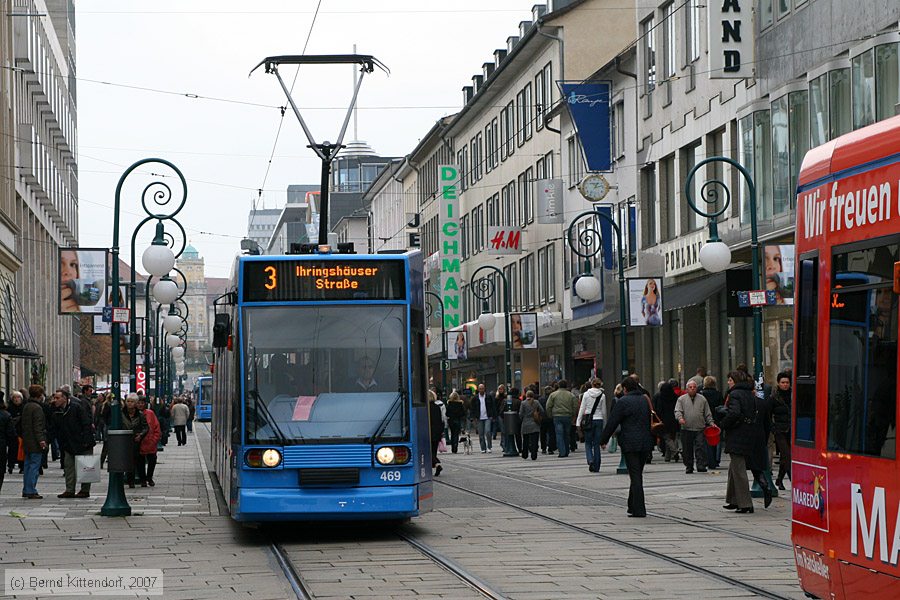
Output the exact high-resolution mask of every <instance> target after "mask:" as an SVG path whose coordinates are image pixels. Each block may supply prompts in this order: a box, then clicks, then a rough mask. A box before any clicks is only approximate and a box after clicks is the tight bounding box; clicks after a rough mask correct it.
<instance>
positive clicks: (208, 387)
mask: <svg viewBox="0 0 900 600" xmlns="http://www.w3.org/2000/svg"><path fill="white" fill-rule="evenodd" d="M200 404H201V405H203V406H208V405H209V404H212V379H202V380H201V381H200Z"/></svg>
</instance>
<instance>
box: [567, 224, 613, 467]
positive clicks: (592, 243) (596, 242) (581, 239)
mask: <svg viewBox="0 0 900 600" xmlns="http://www.w3.org/2000/svg"><path fill="white" fill-rule="evenodd" d="M588 216H590V217H594V218H599V219H602V220H604V221H606V222H607V223H609V225H610V226H611V227H612V230H613V232H614V233H615V234H616V247H617V248H618V251H619V256H618V267H619V361H620V363H621V373H620V375H621V377H622V378H623V379H624V378H625V377H628V321H627V320H626V319H627V317H628V312H627V309H626V306H625V300H626V298H625V265H624V264H623V261H622V257H623V256H624V255H623V253H622V231H621V230H620V229H619V225H618V224H617V223H616V222H615V221H613V220H612V219H611V218H609V217H608V216H607V215H605V214H604V213H602V212H600V211H599V210H588V211H585V212H583V213H581V214H579V215H577V216H576V217H575V218H574V219H572V222H571V223H570V224H569V229H568V230H567V232H566V238H567V239H568V240H569V247H570V248H571V249H572V252H574V253H575V254H577V255H578V256H580V257H581V258H583V259H584V273H583V274H581V275H580V276H579V277H578V279H576V280H575V293H576V294H577V295H578V297H579V298H581V299H582V300H587V301H591V300H594V299H596V298H597V297H598V296H599V295H600V280H598V279H597V278H596V277H595V276H594V275H593V274H592V273H591V261H590V260H589V259H590V258H593V257H594V256H596V255H597V253H598V252H600V249H601V248H602V247H603V236H602V234H601V232H600V230H599V229H597V227H596V221H592V222H591V224H590V225H589V226H588V227H587V228H585V229H584V231H582V232H580V233H579V234H578V237H577V238H573V237H572V232H573V231H575V225H576V224H577V223H578V221H580V220H581V219H582V218H584V217H588ZM627 472H628V467H626V466H625V453H624V452H622V453H620V457H619V466H618V467H617V468H616V473H618V474H619V475H622V474H625V473H627Z"/></svg>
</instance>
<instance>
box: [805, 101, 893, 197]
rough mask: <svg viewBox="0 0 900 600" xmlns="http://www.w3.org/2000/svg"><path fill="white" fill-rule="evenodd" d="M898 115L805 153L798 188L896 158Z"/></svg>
mask: <svg viewBox="0 0 900 600" xmlns="http://www.w3.org/2000/svg"><path fill="white" fill-rule="evenodd" d="M898 139H900V115H898V116H896V117H891V118H890V119H885V120H883V121H879V122H877V123H874V124H872V125H869V126H868V127H863V128H862V129H857V130H856V131H852V132H850V133H848V134H846V135H842V136H841V137H839V138H835V139H833V140H831V141H830V142H828V143H826V144H822V145H821V146H818V147H817V148H813V149H812V150H810V151H809V152H807V153H806V157H805V158H804V159H803V164H802V165H801V167H800V177H799V180H798V187H801V188H802V187H806V186H808V185H809V184H810V183H812V182H815V181H818V180H820V179H824V178H826V177H828V176H830V175H832V174H835V173H840V172H842V171H845V170H847V169H852V168H854V167H858V166H860V165H864V164H867V163H872V162H875V161H878V160H881V159H884V158H887V157H890V156H892V155H898V154H900V147H898V145H897V140H898Z"/></svg>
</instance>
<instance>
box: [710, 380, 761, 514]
mask: <svg viewBox="0 0 900 600" xmlns="http://www.w3.org/2000/svg"><path fill="white" fill-rule="evenodd" d="M728 386H729V390H728V398H727V400H726V401H725V406H726V409H725V416H724V418H723V419H722V425H723V427H724V429H725V452H727V453H728V454H729V456H730V457H731V464H730V465H729V467H728V487H727V489H726V492H725V506H724V507H723V508H725V509H727V510H735V509H736V511H737V512H738V513H752V512H753V499H752V498H751V496H750V483H749V481H748V480H747V469H750V471H752V472H753V480H754V481H755V482H756V483H757V485H759V487H760V488H761V489H762V491H763V498H764V505H765V507H766V508H768V507H769V505H770V504H771V503H772V491H771V490H770V489H769V485H768V483H766V479H765V477H763V470H765V468H766V467H767V466H768V451H767V449H766V440H767V439H768V437H769V426H770V425H769V424H770V423H771V420H772V414H771V410H770V408H769V405H768V403H767V402H765V401H764V400H762V399H761V398H758V397H757V396H756V393H755V390H754V388H753V381H752V379H751V378H750V376H749V375H748V374H747V373H746V372H745V371H742V370H737V369H736V370H734V371H732V372H731V373H729V374H728Z"/></svg>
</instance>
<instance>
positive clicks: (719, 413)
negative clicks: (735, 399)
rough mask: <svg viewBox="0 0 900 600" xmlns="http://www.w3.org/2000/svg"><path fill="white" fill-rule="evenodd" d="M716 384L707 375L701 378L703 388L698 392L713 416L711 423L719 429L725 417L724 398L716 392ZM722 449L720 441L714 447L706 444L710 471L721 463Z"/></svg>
mask: <svg viewBox="0 0 900 600" xmlns="http://www.w3.org/2000/svg"><path fill="white" fill-rule="evenodd" d="M716 384H717V382H716V378H715V377H713V376H712V375H707V376H706V377H704V378H703V388H702V389H701V390H700V393H701V394H703V397H704V398H706V403H707V404H708V405H709V411H710V412H711V413H712V416H713V422H714V423H715V424H716V425H717V426H718V427H719V428H720V429H721V428H722V417H723V416H724V415H725V398H723V397H722V392H720V391H719V390H718V388H717V387H716ZM722 447H723V445H722V442H721V441H720V442H719V443H718V444H716V445H715V446H710V445H708V444H707V446H706V450H707V452H706V454H707V459H706V461H707V466H708V467H709V468H710V469H718V468H719V463H720V462H721V461H722Z"/></svg>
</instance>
